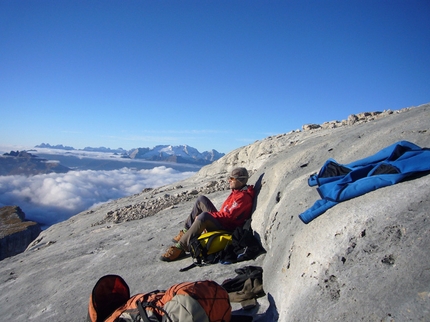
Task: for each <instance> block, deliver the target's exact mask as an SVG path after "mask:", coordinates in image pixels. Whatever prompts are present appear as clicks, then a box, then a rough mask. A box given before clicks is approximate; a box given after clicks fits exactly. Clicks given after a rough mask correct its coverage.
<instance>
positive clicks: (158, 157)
mask: <svg viewBox="0 0 430 322" xmlns="http://www.w3.org/2000/svg"><path fill="white" fill-rule="evenodd" d="M35 148H47V149H59V150H66V151H72V150H75V151H88V152H103V153H114V154H119V155H121V157H122V158H129V159H139V160H147V161H163V162H175V163H189V164H198V165H206V164H210V163H212V162H214V161H216V160H218V159H219V158H221V157H223V156H224V155H225V154H224V153H220V152H218V151H216V150H214V149H212V150H210V151H205V152H201V153H200V152H199V151H198V150H197V149H196V148H193V147H191V146H188V145H177V146H172V145H157V146H155V147H154V148H135V149H131V150H128V151H127V150H124V149H122V148H118V149H110V148H105V147H99V148H92V147H86V148H84V149H81V150H79V149H75V148H73V147H71V146H64V145H62V144H59V145H50V144H49V143H42V144H40V145H36V146H35Z"/></svg>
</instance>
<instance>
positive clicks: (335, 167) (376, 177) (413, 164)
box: [299, 141, 430, 224]
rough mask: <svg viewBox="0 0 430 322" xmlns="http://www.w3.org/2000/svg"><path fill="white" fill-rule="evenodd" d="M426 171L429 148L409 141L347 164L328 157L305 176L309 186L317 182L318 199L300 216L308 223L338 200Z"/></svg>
mask: <svg viewBox="0 0 430 322" xmlns="http://www.w3.org/2000/svg"><path fill="white" fill-rule="evenodd" d="M427 171H430V150H429V149H427V148H420V147H419V146H417V145H415V144H413V143H411V142H408V141H399V142H397V143H395V144H393V145H390V146H389V147H386V148H385V149H382V150H381V151H379V152H378V153H376V154H374V155H372V156H369V157H367V158H364V159H361V160H357V161H355V162H352V163H349V164H346V165H342V164H339V163H337V162H336V161H335V160H333V159H329V160H327V161H326V163H325V164H324V165H323V167H322V168H321V170H320V171H319V173H318V174H314V175H312V176H311V177H310V178H309V180H308V184H309V186H311V187H312V186H316V185H318V188H317V191H318V193H319V194H320V196H321V199H320V200H317V201H316V202H315V204H314V205H313V206H312V207H311V208H309V209H308V210H306V211H305V212H303V213H302V214H300V215H299V218H300V219H301V220H302V221H303V222H304V223H305V224H307V223H309V222H311V221H312V220H313V219H315V218H316V217H318V216H319V215H321V214H323V213H324V212H325V211H326V210H328V209H330V208H331V207H333V206H335V205H336V204H338V203H339V202H342V201H345V200H348V199H352V198H355V197H357V196H360V195H363V194H365V193H367V192H370V191H373V190H376V189H378V188H382V187H386V186H390V185H393V184H396V183H398V182H400V181H401V180H403V179H405V178H406V177H409V176H411V175H415V174H418V173H422V172H427Z"/></svg>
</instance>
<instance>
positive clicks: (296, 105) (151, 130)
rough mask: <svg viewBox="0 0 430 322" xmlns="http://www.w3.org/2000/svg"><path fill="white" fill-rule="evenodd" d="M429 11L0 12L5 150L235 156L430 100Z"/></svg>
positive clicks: (391, 7) (66, 5)
mask: <svg viewBox="0 0 430 322" xmlns="http://www.w3.org/2000/svg"><path fill="white" fill-rule="evenodd" d="M429 57H430V1H428V0H423V1H414V0H405V1H396V0H391V1H388V0H387V1H377V0H372V1H365V0H364V1H363V0H360V1H345V0H342V1H324V0H315V1H304V0H300V1H270V0H268V1H265V0H260V1H252V0H246V1H245V0H243V1H235V0H228V1H223V0H216V1H215V0H214V1H204V0H198V1H197V0H196V1H186V0H185V1H182V0H174V1H168V0H165V1H164V0H160V1H155V0H154V1H149V0H148V1H144V0H140V1H137V0H136V1H131V0H121V1H119V0H118V1H106V0H105V1H91V0H85V1H84V0H82V1H81V0H73V1H67V0H51V1H49V0H33V1H26V0H20V1H17V0H1V1H0V109H1V113H0V115H1V126H0V144H1V145H7V144H9V145H23V146H34V145H37V144H40V143H42V142H43V143H50V144H53V145H54V144H64V145H69V146H73V147H75V148H78V149H80V148H84V147H86V146H91V147H99V146H105V147H110V148H118V147H122V148H124V149H131V148H135V147H153V146H155V145H158V144H172V145H180V144H188V145H190V146H193V147H195V148H197V149H198V150H199V151H200V152H202V151H205V150H209V149H212V148H214V149H216V150H218V151H219V152H225V153H227V152H229V151H231V150H233V149H235V148H238V147H240V146H244V145H247V144H249V143H252V142H254V141H255V140H259V139H263V138H265V137H267V136H270V135H275V134H280V133H286V132H289V131H291V130H294V129H300V128H301V126H302V125H303V124H307V123H317V124H321V123H323V122H325V121H332V120H342V119H346V118H347V117H348V115H350V114H355V113H360V112H365V111H382V110H384V109H400V108H403V107H409V106H417V105H420V104H424V103H428V102H430V58H429Z"/></svg>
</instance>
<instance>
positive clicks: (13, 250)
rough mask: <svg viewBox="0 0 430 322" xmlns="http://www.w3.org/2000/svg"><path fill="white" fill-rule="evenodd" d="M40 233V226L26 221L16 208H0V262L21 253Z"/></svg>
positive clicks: (19, 209) (21, 212) (20, 211)
mask: <svg viewBox="0 0 430 322" xmlns="http://www.w3.org/2000/svg"><path fill="white" fill-rule="evenodd" d="M40 232H41V228H40V225H39V224H38V223H36V222H34V221H26V220H25V214H24V212H23V211H22V210H21V208H19V207H18V206H6V207H2V208H0V260H2V259H5V258H6V257H10V256H14V255H17V254H19V253H21V252H23V251H24V250H25V249H26V248H27V246H28V245H29V244H30V243H31V242H32V241H33V240H35V239H36V238H37V236H39V234H40Z"/></svg>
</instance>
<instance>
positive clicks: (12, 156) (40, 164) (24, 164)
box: [0, 151, 70, 176]
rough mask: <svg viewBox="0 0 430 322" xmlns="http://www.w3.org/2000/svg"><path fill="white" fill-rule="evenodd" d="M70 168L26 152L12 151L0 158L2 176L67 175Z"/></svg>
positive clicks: (0, 173)
mask: <svg viewBox="0 0 430 322" xmlns="http://www.w3.org/2000/svg"><path fill="white" fill-rule="evenodd" d="M68 171H70V168H68V167H65V166H63V165H61V164H60V163H59V162H55V161H49V160H47V159H42V158H38V157H37V156H35V155H33V154H31V153H28V152H26V151H16V152H15V151H11V152H10V153H4V154H3V155H2V156H0V175H2V176H9V175H21V174H23V175H27V176H29V175H36V174H46V173H52V172H55V173H66V172H68Z"/></svg>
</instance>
